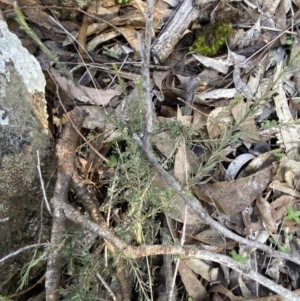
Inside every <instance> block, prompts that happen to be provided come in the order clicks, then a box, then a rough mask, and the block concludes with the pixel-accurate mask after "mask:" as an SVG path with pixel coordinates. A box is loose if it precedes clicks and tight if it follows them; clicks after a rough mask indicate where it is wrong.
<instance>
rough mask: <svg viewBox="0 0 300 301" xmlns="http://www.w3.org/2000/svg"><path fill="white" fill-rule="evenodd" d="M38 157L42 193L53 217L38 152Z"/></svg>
mask: <svg viewBox="0 0 300 301" xmlns="http://www.w3.org/2000/svg"><path fill="white" fill-rule="evenodd" d="M36 155H37V161H38V162H37V169H38V172H39V177H40V182H41V188H42V192H43V197H44V201H45V204H46V208H47V210H48V212H49V213H50V215H51V216H52V211H51V208H50V205H49V202H48V198H47V194H46V191H45V186H44V181H43V176H42V171H41V162H40V153H39V151H38V150H37V151H36Z"/></svg>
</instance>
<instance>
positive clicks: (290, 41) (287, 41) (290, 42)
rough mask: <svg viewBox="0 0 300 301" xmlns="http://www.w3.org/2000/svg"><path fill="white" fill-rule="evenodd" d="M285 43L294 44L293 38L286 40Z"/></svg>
mask: <svg viewBox="0 0 300 301" xmlns="http://www.w3.org/2000/svg"><path fill="white" fill-rule="evenodd" d="M285 44H286V45H289V46H290V45H293V44H294V41H293V40H286V41H285Z"/></svg>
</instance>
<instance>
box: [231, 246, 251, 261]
mask: <svg viewBox="0 0 300 301" xmlns="http://www.w3.org/2000/svg"><path fill="white" fill-rule="evenodd" d="M229 254H230V255H231V257H232V258H233V259H234V260H235V261H237V262H241V263H245V262H246V261H247V257H243V256H242V255H240V254H238V253H237V252H236V250H234V249H233V250H232V251H230V252H229Z"/></svg>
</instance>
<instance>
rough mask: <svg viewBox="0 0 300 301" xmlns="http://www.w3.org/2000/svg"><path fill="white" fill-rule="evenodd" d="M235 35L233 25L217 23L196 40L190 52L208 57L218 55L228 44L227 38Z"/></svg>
mask: <svg viewBox="0 0 300 301" xmlns="http://www.w3.org/2000/svg"><path fill="white" fill-rule="evenodd" d="M232 33H233V29H232V26H231V24H229V23H223V22H215V23H213V24H212V25H211V27H210V28H209V30H203V31H202V32H201V33H200V35H199V36H198V37H197V38H196V40H195V42H194V43H193V45H192V46H191V47H190V51H194V52H195V53H198V54H203V55H206V56H212V55H215V54H217V52H218V51H219V50H220V48H221V47H223V46H224V45H225V43H226V38H227V37H229V36H230V35H231V34H232Z"/></svg>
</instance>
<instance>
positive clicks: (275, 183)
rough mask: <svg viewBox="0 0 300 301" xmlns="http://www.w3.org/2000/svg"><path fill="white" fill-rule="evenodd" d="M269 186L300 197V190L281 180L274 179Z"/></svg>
mask: <svg viewBox="0 0 300 301" xmlns="http://www.w3.org/2000/svg"><path fill="white" fill-rule="evenodd" d="M269 187H270V188H272V189H274V190H278V191H281V192H283V193H286V194H289V195H291V196H293V197H296V198H300V192H298V191H297V190H295V189H294V188H291V187H289V186H288V185H287V184H285V183H281V182H279V181H278V180H274V181H273V182H272V183H270V185H269Z"/></svg>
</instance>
